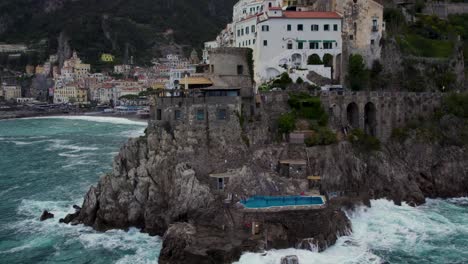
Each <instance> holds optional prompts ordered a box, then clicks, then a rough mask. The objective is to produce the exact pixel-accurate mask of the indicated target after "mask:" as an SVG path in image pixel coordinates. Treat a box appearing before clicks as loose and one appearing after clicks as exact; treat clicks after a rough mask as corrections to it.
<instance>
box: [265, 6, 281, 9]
mask: <svg viewBox="0 0 468 264" xmlns="http://www.w3.org/2000/svg"><path fill="white" fill-rule="evenodd" d="M268 9H269V10H282V9H281V7H277V6H273V7H270V8H268Z"/></svg>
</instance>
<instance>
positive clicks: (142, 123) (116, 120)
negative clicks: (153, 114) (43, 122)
mask: <svg viewBox="0 0 468 264" xmlns="http://www.w3.org/2000/svg"><path fill="white" fill-rule="evenodd" d="M25 119H68V120H82V121H91V122H99V123H112V124H121V125H138V126H147V125H148V123H147V122H146V121H134V120H130V119H127V118H123V117H105V116H44V117H30V118H25Z"/></svg>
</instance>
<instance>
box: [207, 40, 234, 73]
mask: <svg viewBox="0 0 468 264" xmlns="http://www.w3.org/2000/svg"><path fill="white" fill-rule="evenodd" d="M239 46H240V44H239ZM210 71H211V73H214V65H213V64H211V65H210Z"/></svg>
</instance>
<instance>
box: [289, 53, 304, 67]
mask: <svg viewBox="0 0 468 264" xmlns="http://www.w3.org/2000/svg"><path fill="white" fill-rule="evenodd" d="M291 62H292V64H293V65H294V66H301V65H302V55H301V54H299V53H294V54H293V55H291Z"/></svg>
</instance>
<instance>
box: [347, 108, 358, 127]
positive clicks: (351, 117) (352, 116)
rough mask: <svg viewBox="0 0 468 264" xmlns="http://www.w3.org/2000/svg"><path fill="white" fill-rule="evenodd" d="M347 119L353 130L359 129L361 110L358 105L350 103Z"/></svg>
mask: <svg viewBox="0 0 468 264" xmlns="http://www.w3.org/2000/svg"><path fill="white" fill-rule="evenodd" d="M346 119H347V120H348V125H349V126H350V127H351V128H352V129H355V128H359V108H358V105H357V104H356V103H354V102H353V103H350V104H349V105H348V107H346Z"/></svg>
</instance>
